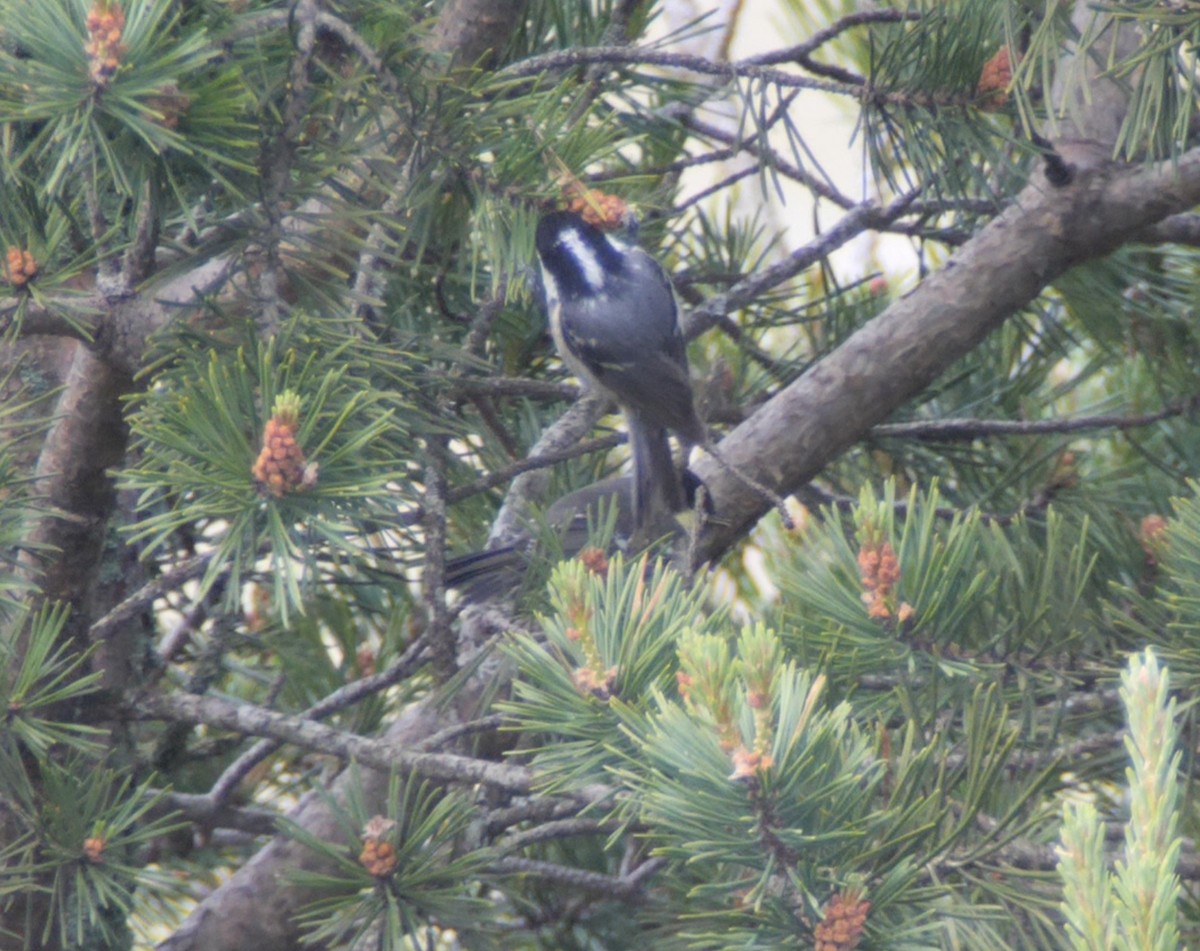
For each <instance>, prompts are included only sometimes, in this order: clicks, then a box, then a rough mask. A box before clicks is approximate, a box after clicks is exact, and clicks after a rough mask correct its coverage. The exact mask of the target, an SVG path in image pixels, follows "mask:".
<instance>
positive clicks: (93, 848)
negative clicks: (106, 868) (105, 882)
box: [83, 835, 108, 865]
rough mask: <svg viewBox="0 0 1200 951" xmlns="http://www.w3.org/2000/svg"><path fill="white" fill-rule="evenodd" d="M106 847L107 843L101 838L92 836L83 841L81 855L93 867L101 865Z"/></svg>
mask: <svg viewBox="0 0 1200 951" xmlns="http://www.w3.org/2000/svg"><path fill="white" fill-rule="evenodd" d="M106 845H108V841H107V840H106V839H105V838H104V837H103V836H98V835H94V836H92V837H91V838H87V839H84V840H83V854H84V855H85V856H87V860H88V861H89V862H91V863H92V864H93V865H103V864H104V847H105V846H106Z"/></svg>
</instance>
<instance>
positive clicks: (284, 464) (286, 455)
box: [250, 390, 317, 498]
mask: <svg viewBox="0 0 1200 951" xmlns="http://www.w3.org/2000/svg"><path fill="white" fill-rule="evenodd" d="M299 422H300V397H299V396H297V395H296V394H295V393H293V392H291V391H290V390H289V391H286V392H284V393H281V394H280V395H279V397H278V398H277V399H276V400H275V408H274V410H273V412H272V414H271V418H270V419H268V420H267V425H266V426H265V427H264V428H263V441H262V450H261V451H260V452H259V454H258V459H257V460H256V461H255V463H254V466H253V468H252V469H251V470H250V472H251V474H252V475H253V476H254V478H255V479H257V480H258V481H259V482H261V483H262V484H263V485H264V486H265V487H266V489H267V491H268V492H270V493H271V494H272V495H273V496H275V497H276V498H280V497H282V496H284V495H287V494H288V493H289V492H302V491H304V490H305V489H309V488H312V487H313V486H314V485H316V482H317V469H316V463H311V464H307V463H305V460H304V452H303V450H301V448H300V446H299V445H298V444H297V442H296V432H297V430H298V429H299Z"/></svg>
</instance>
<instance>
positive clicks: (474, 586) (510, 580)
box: [445, 545, 529, 604]
mask: <svg viewBox="0 0 1200 951" xmlns="http://www.w3.org/2000/svg"><path fill="white" fill-rule="evenodd" d="M528 567H529V562H528V556H527V555H526V553H525V552H523V551H522V550H521V549H519V548H517V547H516V546H514V545H509V546H507V547H504V548H493V549H490V550H489V551H476V552H472V553H471V554H469V555H462V556H461V557H459V558H450V559H448V560H447V561H446V574H445V581H446V587H447V588H456V589H458V592H459V595H460V596H461V597H462V599H463V600H464V601H466V602H468V603H470V604H481V603H482V602H484V601H494V600H496V599H498V598H500V597H502V596H503V595H506V594H509V593H510V592H512V591H515V590H516V589H517V588H519V587H520V585H521V582H522V580H523V579H524V577H525V572H526V570H527V569H528Z"/></svg>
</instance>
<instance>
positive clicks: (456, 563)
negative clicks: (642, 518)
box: [443, 469, 701, 604]
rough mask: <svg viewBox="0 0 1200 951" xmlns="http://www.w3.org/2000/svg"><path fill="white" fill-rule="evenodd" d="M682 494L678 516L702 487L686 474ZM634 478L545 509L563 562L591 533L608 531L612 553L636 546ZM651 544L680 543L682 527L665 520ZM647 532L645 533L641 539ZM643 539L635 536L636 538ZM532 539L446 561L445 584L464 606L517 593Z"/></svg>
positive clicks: (611, 481)
mask: <svg viewBox="0 0 1200 951" xmlns="http://www.w3.org/2000/svg"><path fill="white" fill-rule="evenodd" d="M681 484H682V494H681V500H680V508H679V509H678V510H677V511H678V512H679V513H684V512H686V511H687V510H688V509H689V508H690V507H691V506H692V505H693V504H695V496H696V492H697V490H698V489H699V487H700V485H701V482H700V480H699V479H698V478H697V477H696V476H695V475H693V474H692V472H691V471H690V470H687V469H685V470H684V472H683V476H682V479H681ZM633 501H634V479H633V477H632V476H628V475H616V476H609V477H608V478H606V479H601V480H599V481H598V482H593V483H591V484H590V485H585V486H584V487H583V488H581V489H576V490H575V491H573V492H568V493H567V494H566V495H564V496H563V497H562V498H560V499H558V500H557V501H555V502H554V504H553V505H551V506H550V508H548V509H547V510H546V516H545V522H546V525H547V526H548V527H549V528H550V529H552V530H553V531H555V532H556V533H557V535H558V544H559V546H560V549H561V552H562V556H563V557H564V558H574V557H575V556H576V555H578V554H579V553H580V552H581V551H582V550H583V549H584V548H585V547H586V546H587V544H588V542H589V540H590V539H591V538H592V536H593V533H594V532H596V531H597V530H599V529H604V528H606V527H607V526H608V525H609V524H611V527H612V535H611V538H610V540H609V541H610V546H609V547H610V549H611V550H618V551H627V550H629V549H630V548H631V547H633V546H634V545H635V544H636V543H637V542H636V540H635V532H637V530H638V526H637V524H636V521H635V518H634V506H633ZM654 531H655V532H657V535H656V537H655V538H654V539H652V540H659V539H667V540H669V541H671V542H678V541H679V540H681V539H682V538H683V537H684V534H685V532H684V526H683V524H682V523H681V522H680V521H679V520H678V519H677V518H675V517H670V518H666V519H664V520H663V521H661V522H660V523H659V524H658V525H657V526H656V527H655V529H654ZM646 534H648V533H646V532H643V533H642V535H643V536H644V535H646ZM640 537H641V536H639V538H640ZM533 545H534V540H533V539H532V538H529V539H526V540H524V541H521V542H518V543H516V544H513V545H505V546H503V547H500V548H492V549H488V550H486V551H477V552H472V553H470V554H467V555H460V556H459V557H457V558H451V559H448V560H447V561H446V566H445V570H444V575H443V577H444V581H445V585H446V587H447V588H454V589H455V590H457V591H458V592H459V595H460V597H461V598H462V600H463V601H464V602H466V603H470V604H481V603H483V602H487V601H495V600H498V599H500V598H503V597H505V596H507V595H509V594H511V593H513V592H515V591H516V590H517V589H518V588H519V587H520V585H521V584H522V583H523V581H524V580H525V573H526V571H528V569H529V564H530V559H531V557H532V556H533V554H534V551H533Z"/></svg>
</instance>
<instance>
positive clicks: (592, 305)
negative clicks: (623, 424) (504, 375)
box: [537, 211, 705, 528]
mask: <svg viewBox="0 0 1200 951" xmlns="http://www.w3.org/2000/svg"><path fill="white" fill-rule="evenodd" d="M537 252H538V257H539V259H540V260H541V266H542V267H541V271H542V284H543V288H544V290H545V295H546V310H547V312H548V315H549V319H550V332H551V334H552V335H553V337H554V343H555V346H556V347H557V348H558V352H559V355H560V356H561V357H562V358H563V360H564V361H565V362H566V364H567V365H568V366H569V367H570V368H571V369H572V370H573V371H574V373H575V374H576V375H577V376H578V377H579V378H580V379H581V380H583V381H584V383H585V384H587V385H590V386H592V387H598V388H600V389H601V390H606V391H607V392H608V393H610V394H611V395H612V396H613V397H614V398H615V399H616V401H617V402H618V403H619V404H620V405H621V408H622V410H623V411H624V413H625V418H626V421H627V424H628V427H629V442H630V447H631V451H632V455H633V469H634V480H635V489H634V510H635V517H636V523H637V525H638V526H639V528H645V527H647V526H650V525H652V524H653V523H654V522H656V521H658V520H660V519H661V518H662V517H663V515H664V514H668V513H674V512H678V511H680V510H681V509H682V508H684V507H685V505H686V501H685V499H684V488H683V484H682V482H681V478H680V474H679V472H678V470H677V469H676V468H675V463H674V460H673V459H672V457H671V446H670V441H669V435H668V434H669V432H674V433H675V434H676V435H677V436H678V437H679V438H680V440H681V441H682V442H683V444H684V448H685V451H686V450H687V449H688V448H690V447H691V446H694V445H696V444H699V443H703V442H704V441H705V432H704V426H703V425H702V424H701V422H700V419H699V417H698V416H697V415H696V409H695V404H694V403H693V400H692V385H691V380H690V379H689V378H688V364H687V352H686V348H685V344H684V340H683V335H682V333H681V332H680V328H679V310H678V306H677V304H676V302H675V293H674V290H673V289H672V287H671V281H670V279H669V278H668V277H667V275H666V273H665V272H664V271H663V269H662V268H661V267H660V266H659V264H658V262H657V261H655V260H654V258H652V257H651V256H650V255H649V254H647V253H646V252H645V251H643V250H642V249H641V248H638V247H635V246H633V245H629V244H625V243H624V242H622V241H620V240H618V239H617V238H614V237H610V236H609V235H606V234H605V233H604V232H602V231H601V230H600V229H599V228H596V227H595V226H593V225H591V224H589V223H588V222H586V221H584V219H583V218H582V217H580V216H579V215H577V214H575V213H574V212H569V211H557V212H553V213H551V214H549V215H546V216H545V217H544V218H542V220H541V221H540V222H539V223H538V227H537Z"/></svg>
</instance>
